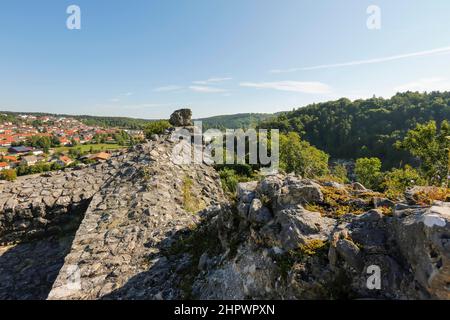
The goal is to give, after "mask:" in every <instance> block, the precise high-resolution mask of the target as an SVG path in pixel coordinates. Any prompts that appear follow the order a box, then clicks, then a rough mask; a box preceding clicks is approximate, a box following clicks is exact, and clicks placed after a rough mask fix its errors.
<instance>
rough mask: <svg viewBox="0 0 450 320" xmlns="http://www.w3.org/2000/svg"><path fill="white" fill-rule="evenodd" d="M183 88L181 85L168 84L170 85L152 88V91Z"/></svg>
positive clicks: (168, 90)
mask: <svg viewBox="0 0 450 320" xmlns="http://www.w3.org/2000/svg"><path fill="white" fill-rule="evenodd" d="M181 89H183V87H181V86H176V85H170V86H164V87H158V88H155V89H153V91H156V92H170V91H178V90H181Z"/></svg>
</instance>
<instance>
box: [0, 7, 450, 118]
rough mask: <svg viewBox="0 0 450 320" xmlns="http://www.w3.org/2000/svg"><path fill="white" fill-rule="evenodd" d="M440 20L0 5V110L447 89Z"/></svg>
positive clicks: (305, 99)
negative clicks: (70, 20) (75, 11)
mask: <svg viewBox="0 0 450 320" xmlns="http://www.w3.org/2000/svg"><path fill="white" fill-rule="evenodd" d="M71 4H75V5H78V6H79V7H80V8H81V30H68V29H67V28H66V19H67V17H68V14H67V13H66V9H67V7H68V6H69V5H71ZM373 4H374V5H377V6H379V8H380V9H381V29H380V30H369V29H368V28H367V26H366V21H367V18H368V16H369V15H368V14H367V12H366V10H367V7H368V6H369V5H373ZM449 14H450V1H448V0H429V1H422V0H395V1H392V0H378V1H375V0H373V1H366V0H346V1H338V0H321V1H317V0H315V1H314V0H277V1H275V0H270V1H269V0H191V1H188V0H147V1H144V0H132V1H125V0H114V1H110V0H72V1H65V0H41V1H29V0H14V1H13V0H3V1H1V3H0V109H1V110H11V111H42V112H58V113H68V114H92V115H107V116H131V117H139V118H166V117H168V116H169V115H170V113H171V112H172V111H173V110H175V109H178V108H181V107H190V108H191V109H193V111H194V116H195V117H205V116H211V115H219V114H232V113H242V112H277V111H282V110H290V109H292V108H294V107H301V106H305V105H307V104H309V103H312V102H321V101H328V100H332V99H336V98H339V97H343V96H345V97H349V98H351V99H356V98H360V97H370V96H372V95H374V94H375V95H377V96H383V97H389V96H391V95H392V94H394V93H395V92H396V91H404V90H408V89H411V90H418V91H424V90H428V91H429V90H450V38H449V36H448V35H449V34H450V19H448V16H449Z"/></svg>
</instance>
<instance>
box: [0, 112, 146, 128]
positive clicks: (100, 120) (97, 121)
mask: <svg viewBox="0 0 450 320" xmlns="http://www.w3.org/2000/svg"><path fill="white" fill-rule="evenodd" d="M0 114H4V115H6V117H5V116H1V117H0V120H8V121H12V122H14V121H15V118H16V117H17V116H18V115H20V114H26V115H32V116H37V117H42V116H53V117H69V118H73V119H77V120H79V121H81V122H83V123H84V124H86V125H91V126H100V127H106V128H107V127H118V128H123V129H142V128H144V127H145V125H146V124H147V123H149V122H151V121H154V120H146V119H135V118H128V117H103V116H88V115H67V114H54V113H45V112H11V111H0ZM3 118H4V119H3Z"/></svg>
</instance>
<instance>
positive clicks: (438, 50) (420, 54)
mask: <svg viewBox="0 0 450 320" xmlns="http://www.w3.org/2000/svg"><path fill="white" fill-rule="evenodd" d="M449 53H450V47H443V48H436V49H431V50H425V51H418V52H412V53H405V54H399V55H394V56H389V57H383V58H375V59H368V60H356V61H350V62H344V63H334V64H322V65H317V66H311V67H302V68H291V69H275V70H271V71H270V72H271V73H290V72H297V71H307V70H318V69H329V68H340V67H350V66H357V65H365V64H375V63H382V62H388V61H395V60H401V59H407V58H413V57H424V56H431V55H438V54H449Z"/></svg>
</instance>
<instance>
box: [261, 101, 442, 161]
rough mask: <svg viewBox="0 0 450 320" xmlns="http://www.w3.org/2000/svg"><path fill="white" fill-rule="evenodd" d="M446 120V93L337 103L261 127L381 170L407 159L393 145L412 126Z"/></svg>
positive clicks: (298, 111)
mask: <svg viewBox="0 0 450 320" xmlns="http://www.w3.org/2000/svg"><path fill="white" fill-rule="evenodd" d="M429 120H435V121H436V122H437V123H438V124H440V123H441V122H442V121H443V120H450V92H442V93H441V92H431V93H428V94H427V93H417V92H406V93H399V94H397V95H395V96H393V97H392V98H390V99H383V98H372V99H367V100H356V101H353V102H352V101H350V100H348V99H340V100H337V101H330V102H325V103H318V104H312V105H309V106H306V107H303V108H299V109H296V110H294V111H291V112H286V113H284V114H281V115H279V116H278V117H276V118H274V119H269V120H266V121H264V122H263V123H262V124H261V127H263V128H279V129H280V130H282V131H285V132H287V131H296V132H299V133H300V134H301V135H302V137H303V138H304V139H305V140H307V141H309V142H310V143H311V144H313V145H314V146H316V147H317V148H319V149H322V150H324V151H326V152H328V153H329V154H330V155H331V156H332V157H335V158H348V159H350V158H358V157H366V156H375V157H379V158H381V159H382V160H383V162H384V164H385V167H393V166H398V165H399V164H400V163H401V162H408V161H411V160H412V159H411V158H410V157H409V155H408V154H406V153H405V152H402V151H399V150H397V149H396V148H395V147H394V146H393V144H394V143H395V142H396V141H397V140H399V139H401V138H403V137H404V135H405V133H406V132H407V131H408V130H409V129H412V128H414V127H415V126H416V124H417V123H425V122H427V121H429Z"/></svg>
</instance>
